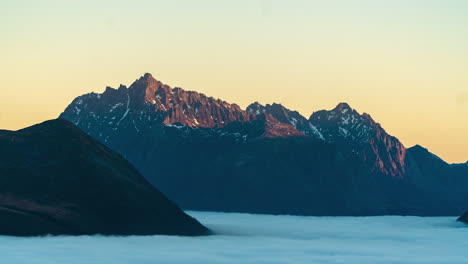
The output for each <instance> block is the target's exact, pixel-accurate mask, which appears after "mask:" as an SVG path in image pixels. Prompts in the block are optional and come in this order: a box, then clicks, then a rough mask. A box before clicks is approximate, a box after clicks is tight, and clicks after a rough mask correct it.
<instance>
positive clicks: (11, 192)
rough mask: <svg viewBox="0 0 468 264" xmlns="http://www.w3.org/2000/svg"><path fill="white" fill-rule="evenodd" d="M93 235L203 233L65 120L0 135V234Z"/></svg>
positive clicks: (133, 171)
mask: <svg viewBox="0 0 468 264" xmlns="http://www.w3.org/2000/svg"><path fill="white" fill-rule="evenodd" d="M96 233H99V234H119V235H149V234H168V235H203V234H207V233H208V230H207V229H206V228H205V227H204V226H202V225H201V224H200V223H198V222H197V221H196V220H195V219H193V218H192V217H190V216H188V215H186V214H185V213H184V212H182V211H181V210H180V209H179V208H177V206H176V205H175V204H174V203H173V202H171V201H170V200H168V199H167V198H166V197H165V196H164V195H162V194H161V193H160V192H159V191H158V190H156V189H155V188H154V187H153V186H152V185H151V184H149V183H148V182H147V181H146V180H145V179H144V178H143V177H142V176H141V175H140V174H139V173H138V172H137V170H136V169H134V167H133V166H132V165H130V163H128V162H127V161H126V160H125V159H124V158H123V157H121V156H120V155H119V154H116V153H115V152H113V151H111V150H110V149H108V148H107V147H105V146H104V145H102V144H100V143H98V142H97V141H95V140H94V139H92V138H91V137H89V136H88V135H86V134H85V133H83V132H82V131H81V130H80V129H79V128H77V127H76V126H75V125H74V124H72V123H71V122H69V121H66V120H60V119H58V120H51V121H47V122H44V123H41V124H38V125H35V126H32V127H28V128H25V129H22V130H18V131H5V130H0V234H2V235H19V236H29V235H44V234H54V235H58V234H70V235H81V234H96Z"/></svg>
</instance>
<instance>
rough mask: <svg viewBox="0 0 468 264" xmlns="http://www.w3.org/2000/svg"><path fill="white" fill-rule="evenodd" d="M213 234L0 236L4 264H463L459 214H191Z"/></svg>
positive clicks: (466, 230)
mask: <svg viewBox="0 0 468 264" xmlns="http://www.w3.org/2000/svg"><path fill="white" fill-rule="evenodd" d="M188 213H189V214H190V215H192V216H193V217H195V218H197V219H198V220H200V221H201V222H202V223H204V224H206V225H207V226H208V227H209V228H210V229H211V230H213V231H214V232H215V233H216V235H213V236H204V237H181V236H117V237H116V236H45V237H33V238H31V237H27V238H25V237H8V236H0V253H1V254H2V261H3V262H4V263H8V264H63V263H67V264H68V263H69V264H82V263H86V264H102V263H112V264H143V263H146V264H147V263H171V264H179V263H182V264H186V263H192V264H231V263H233V264H238V263H242V264H322V263H329V264H342V263H346V264H390V263H391V264H431V263H432V264H434V263H443V264H462V263H463V264H464V263H467V262H468V254H467V253H466V248H467V247H468V240H467V239H466V237H467V236H468V228H466V227H465V226H464V224H463V223H461V222H456V217H416V216H374V217H304V216H286V215H281V216H280V215H253V214H238V213H212V212H188Z"/></svg>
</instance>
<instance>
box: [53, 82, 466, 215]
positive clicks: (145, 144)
mask: <svg viewBox="0 0 468 264" xmlns="http://www.w3.org/2000/svg"><path fill="white" fill-rule="evenodd" d="M60 118H63V119H67V120H70V121H71V122H73V123H74V124H76V125H77V126H78V127H80V128H81V129H82V130H83V131H85V132H86V133H88V134H89V135H90V136H92V137H94V138H95V139H97V140H98V141H100V142H101V143H103V144H105V145H107V146H108V147H110V148H111V149H113V150H115V151H117V152H118V153H120V154H122V155H123V156H124V157H126V158H127V159H128V160H129V161H130V162H131V163H132V164H133V165H134V166H135V167H136V168H137V169H138V170H139V171H140V172H141V173H142V174H143V176H144V177H145V178H146V179H147V180H148V181H149V182H151V183H152V184H154V185H155V186H157V187H158V188H159V189H160V190H161V191H162V192H163V193H165V194H166V195H168V196H169V197H170V198H171V199H173V200H174V201H175V202H176V203H177V204H179V205H180V206H181V207H182V208H184V209H196V210H214V211H236V212H250V213H273V214H299V215H382V214H398V215H455V214H461V213H462V212H463V211H464V210H465V209H467V208H468V203H467V201H468V162H467V163H466V164H447V163H446V162H444V161H443V160H441V159H440V158H438V157H437V156H435V155H434V154H432V153H430V152H429V151H428V150H427V149H425V148H423V147H421V146H414V147H411V148H406V147H405V146H404V145H403V144H402V143H401V142H400V141H399V140H398V139H397V138H396V137H393V136H391V135H389V134H388V133H387V132H386V131H385V130H384V128H382V126H381V125H380V124H379V123H377V122H375V121H374V120H373V118H372V117H371V116H370V115H369V114H366V113H363V114H360V113H359V112H357V111H356V110H355V109H353V108H352V107H351V106H349V105H348V104H347V103H339V104H338V105H337V106H336V107H335V108H334V109H332V110H321V111H316V112H314V113H313V114H312V115H311V116H310V117H309V118H308V119H307V118H306V117H304V116H302V115H301V114H300V113H298V112H297V111H293V110H290V109H287V108H286V107H284V106H282V105H281V104H271V105H270V104H267V105H262V104H259V103H258V102H255V103H252V104H251V105H249V106H248V107H247V108H246V109H245V110H243V109H241V108H240V107H239V106H238V105H236V104H230V103H227V102H225V101H222V100H219V99H214V98H213V97H208V96H206V95H204V94H201V93H197V92H194V91H186V90H183V89H181V88H171V87H170V86H168V85H165V84H163V83H162V82H160V81H158V80H156V79H155V78H153V76H152V75H151V74H149V73H146V74H145V75H144V76H142V77H140V78H139V79H137V80H136V81H135V82H134V83H133V84H132V85H130V86H129V87H126V86H124V85H121V86H120V87H119V88H118V89H113V88H111V87H107V88H106V90H105V91H104V92H103V93H101V94H98V93H89V94H85V95H82V96H79V97H77V98H76V99H74V100H73V102H71V104H70V105H69V106H68V107H67V108H66V109H65V111H64V112H63V113H62V114H61V115H60Z"/></svg>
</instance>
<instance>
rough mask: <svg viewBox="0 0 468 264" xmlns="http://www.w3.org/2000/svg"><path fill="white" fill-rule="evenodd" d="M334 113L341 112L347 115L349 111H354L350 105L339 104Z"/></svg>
mask: <svg viewBox="0 0 468 264" xmlns="http://www.w3.org/2000/svg"><path fill="white" fill-rule="evenodd" d="M332 111H335V112H341V113H343V114H344V113H346V112H348V111H353V109H352V108H351V106H349V104H348V103H344V102H342V103H339V104H338V105H337V106H336V107H335V108H334V109H333V110H332Z"/></svg>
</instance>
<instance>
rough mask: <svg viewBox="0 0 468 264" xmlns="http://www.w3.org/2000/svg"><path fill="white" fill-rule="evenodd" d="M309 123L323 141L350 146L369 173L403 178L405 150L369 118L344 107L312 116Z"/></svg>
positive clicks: (338, 106) (346, 105)
mask: <svg viewBox="0 0 468 264" xmlns="http://www.w3.org/2000/svg"><path fill="white" fill-rule="evenodd" d="M309 122H310V123H311V124H312V125H313V126H315V127H317V129H318V130H319V131H320V133H321V134H322V135H323V137H324V139H325V141H327V142H335V143H336V144H340V145H343V146H349V147H350V148H351V150H352V151H354V152H356V153H358V154H359V155H360V156H362V158H363V159H364V160H365V161H366V163H367V165H368V166H369V168H370V169H371V171H372V172H378V173H382V174H385V175H390V176H394V177H404V176H405V160H406V148H405V147H404V146H403V144H402V143H401V142H400V141H399V140H398V139H397V138H395V137H393V136H390V135H389V134H387V132H385V130H384V129H383V128H382V127H381V126H380V124H379V123H376V122H375V121H374V120H373V119H372V117H371V116H370V115H369V114H366V113H364V114H362V115H361V114H359V113H358V112H357V111H356V110H354V109H352V108H351V107H350V106H349V105H348V104H346V103H340V104H338V105H337V106H336V107H335V108H334V109H332V110H330V111H326V110H322V111H318V112H315V113H313V114H312V115H311V117H310V118H309Z"/></svg>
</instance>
